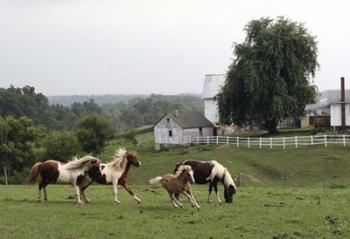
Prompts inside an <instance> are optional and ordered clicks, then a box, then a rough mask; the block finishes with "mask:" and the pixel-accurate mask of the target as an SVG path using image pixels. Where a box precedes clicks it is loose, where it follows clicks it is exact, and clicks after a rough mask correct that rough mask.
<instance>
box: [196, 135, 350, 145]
mask: <svg viewBox="0 0 350 239" xmlns="http://www.w3.org/2000/svg"><path fill="white" fill-rule="evenodd" d="M193 143H194V144H208V145H209V144H217V145H219V144H228V145H236V147H240V146H246V147H248V148H251V147H259V148H263V147H269V148H273V147H283V148H286V147H291V146H292V147H295V148H298V147H299V146H312V145H324V146H325V147H327V146H328V145H329V144H342V145H344V147H345V146H346V145H347V144H349V145H350V135H311V136H294V137H270V138H268V137H238V136H237V137H234V136H204V137H197V138H195V139H194V140H193Z"/></svg>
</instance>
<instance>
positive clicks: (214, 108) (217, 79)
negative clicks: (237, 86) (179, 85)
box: [202, 74, 226, 124]
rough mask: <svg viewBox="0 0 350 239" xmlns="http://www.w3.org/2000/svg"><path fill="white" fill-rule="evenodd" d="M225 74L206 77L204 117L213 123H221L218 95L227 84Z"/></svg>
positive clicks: (203, 96)
mask: <svg viewBox="0 0 350 239" xmlns="http://www.w3.org/2000/svg"><path fill="white" fill-rule="evenodd" d="M225 79H226V75H225V74H213V75H205V80H204V87H203V94H202V98H203V100H204V115H205V117H206V118H207V119H208V120H209V121H210V122H212V123H213V124H217V123H218V122H219V109H218V104H217V101H216V95H217V94H218V93H219V92H220V90H221V87H222V86H223V85H224V84H225Z"/></svg>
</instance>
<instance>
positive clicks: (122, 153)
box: [111, 148, 128, 167]
mask: <svg viewBox="0 0 350 239" xmlns="http://www.w3.org/2000/svg"><path fill="white" fill-rule="evenodd" d="M127 153H128V151H127V150H126V149H125V148H119V149H117V150H116V152H115V154H114V159H113V161H112V162H111V164H112V165H113V166H114V167H118V166H119V165H120V164H121V163H122V162H123V161H124V159H126V155H127Z"/></svg>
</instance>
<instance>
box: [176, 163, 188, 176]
mask: <svg viewBox="0 0 350 239" xmlns="http://www.w3.org/2000/svg"><path fill="white" fill-rule="evenodd" d="M185 170H188V171H192V168H191V166H189V165H180V166H179V167H178V168H177V170H176V172H175V176H176V177H177V176H179V175H180V174H181V173H182V172H183V171H185Z"/></svg>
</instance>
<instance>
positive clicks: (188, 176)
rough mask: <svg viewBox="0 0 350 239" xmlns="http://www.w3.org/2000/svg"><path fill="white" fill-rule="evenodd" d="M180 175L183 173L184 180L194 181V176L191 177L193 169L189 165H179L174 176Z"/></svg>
mask: <svg viewBox="0 0 350 239" xmlns="http://www.w3.org/2000/svg"><path fill="white" fill-rule="evenodd" d="M180 175H184V177H185V180H186V181H189V182H190V183H194V182H195V180H194V177H193V170H192V168H191V166H189V165H181V166H179V167H178V169H177V171H176V173H175V176H177V177H178V176H180Z"/></svg>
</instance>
